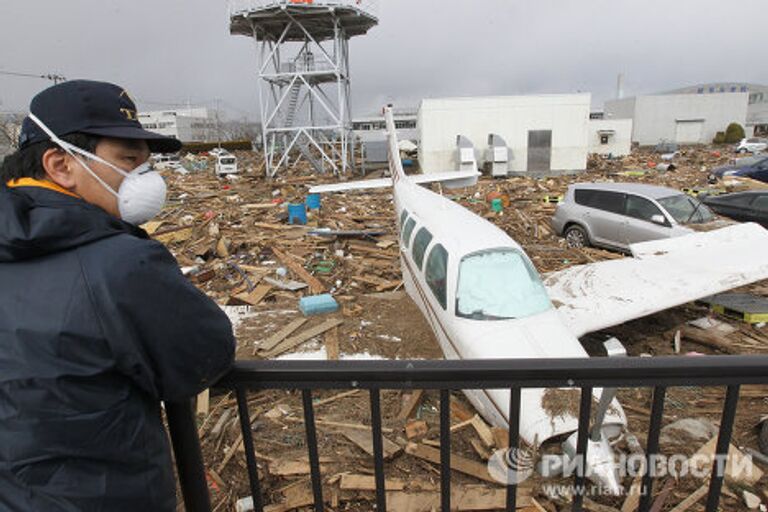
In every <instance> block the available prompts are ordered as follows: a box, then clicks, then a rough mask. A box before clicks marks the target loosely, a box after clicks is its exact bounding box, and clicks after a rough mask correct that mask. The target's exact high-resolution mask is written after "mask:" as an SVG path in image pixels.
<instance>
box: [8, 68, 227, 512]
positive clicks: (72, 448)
mask: <svg viewBox="0 0 768 512" xmlns="http://www.w3.org/2000/svg"><path fill="white" fill-rule="evenodd" d="M180 146H181V145H180V143H179V142H178V141H177V140H175V139H171V138H166V137H163V136H160V135H158V134H155V133H151V132H148V131H145V130H143V129H142V127H141V125H140V124H139V122H138V121H137V117H136V106H135V105H134V103H133V101H132V100H131V99H130V97H129V96H128V94H127V93H126V92H125V91H124V90H123V89H121V88H120V87H117V86H115V85H112V84H107V83H101V82H92V81H83V80H80V81H71V82H65V83H62V84H59V85H56V86H53V87H51V88H49V89H47V90H45V91H43V92H41V93H40V94H38V95H37V96H36V97H35V98H34V99H33V100H32V104H31V106H30V115H29V117H28V118H26V119H25V120H24V123H23V126H22V132H21V136H20V149H19V150H18V151H17V152H16V153H14V154H13V155H10V156H9V157H6V159H5V161H4V162H3V166H2V171H0V510H2V511H6V510H11V511H24V512H29V511H49V510H50V511H90V510H94V511H110V512H112V511H123V510H125V511H129V510H130V511H142V512H150V511H153V512H154V511H173V510H175V506H176V505H175V483H174V477H173V469H172V466H171V456H170V449H169V445H168V440H167V436H166V434H165V431H164V429H163V424H162V421H161V415H160V410H161V408H160V401H161V400H169V401H173V400H182V399H187V398H189V397H192V396H194V395H195V394H197V393H199V392H200V391H202V390H203V389H205V388H206V387H208V386H209V385H210V384H211V383H213V382H214V381H215V380H216V379H218V378H219V377H220V376H221V375H222V374H223V373H224V372H225V371H226V370H227V369H228V368H229V367H230V365H231V363H232V359H233V353H234V348H235V342H234V339H233V335H232V327H231V324H230V323H229V320H228V319H227V317H226V315H224V314H223V312H222V311H221V309H220V308H219V307H218V306H217V305H216V304H215V303H213V302H212V301H211V300H210V299H208V298H207V297H206V296H205V295H203V294H202V293H201V292H199V291H198V290H197V289H196V288H194V287H193V286H192V285H191V284H190V283H189V282H188V281H187V280H186V278H185V277H183V276H182V274H181V273H180V272H179V269H178V265H177V263H176V261H175V260H174V258H173V257H172V256H171V254H170V253H169V252H168V251H167V250H166V249H165V248H164V247H163V246H162V245H161V244H160V243H158V242H154V241H152V240H150V239H149V238H148V236H147V234H146V233H145V232H144V231H143V230H142V229H141V228H139V227H138V224H140V223H143V222H146V221H147V220H149V218H151V217H152V216H153V215H155V214H156V213H157V212H158V211H159V210H160V208H161V207H162V203H163V201H164V198H165V183H164V181H163V180H162V178H160V176H159V175H158V174H157V173H156V172H154V171H153V170H152V169H150V168H148V166H147V165H146V162H147V160H148V159H149V155H150V151H153V152H169V151H178V150H179V148H180Z"/></svg>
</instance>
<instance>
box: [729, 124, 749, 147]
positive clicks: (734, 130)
mask: <svg viewBox="0 0 768 512" xmlns="http://www.w3.org/2000/svg"><path fill="white" fill-rule="evenodd" d="M744 137H746V135H745V134H744V127H743V126H741V125H740V124H739V123H731V124H729V125H728V128H726V130H725V143H726V144H735V143H737V142H739V141H741V139H743V138H744Z"/></svg>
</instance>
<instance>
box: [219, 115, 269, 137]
mask: <svg viewBox="0 0 768 512" xmlns="http://www.w3.org/2000/svg"><path fill="white" fill-rule="evenodd" d="M220 130H221V140H223V141H227V140H256V139H258V138H259V137H261V129H260V127H259V124H258V123H252V122H250V121H248V120H247V119H241V120H229V121H222V122H221V124H220Z"/></svg>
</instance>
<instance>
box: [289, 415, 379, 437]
mask: <svg viewBox="0 0 768 512" xmlns="http://www.w3.org/2000/svg"><path fill="white" fill-rule="evenodd" d="M285 421H289V422H292V423H304V420H302V419H300V418H290V417H289V418H285ZM315 424H316V425H325V426H327V427H337V428H351V429H353V430H365V431H369V432H370V430H371V427H369V426H368V425H361V424H360V423H341V422H339V421H330V420H323V419H318V420H315ZM381 431H382V432H383V433H385V434H391V433H392V432H394V431H393V430H392V429H391V428H386V427H382V429H381Z"/></svg>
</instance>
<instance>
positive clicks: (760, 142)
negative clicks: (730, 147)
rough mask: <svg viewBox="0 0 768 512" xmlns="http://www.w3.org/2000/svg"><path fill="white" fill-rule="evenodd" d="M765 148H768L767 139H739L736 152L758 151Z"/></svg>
mask: <svg viewBox="0 0 768 512" xmlns="http://www.w3.org/2000/svg"><path fill="white" fill-rule="evenodd" d="M766 149H768V140H766V139H758V138H751V139H741V142H739V145H738V146H736V152H737V153H759V152H761V151H765V150H766Z"/></svg>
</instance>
